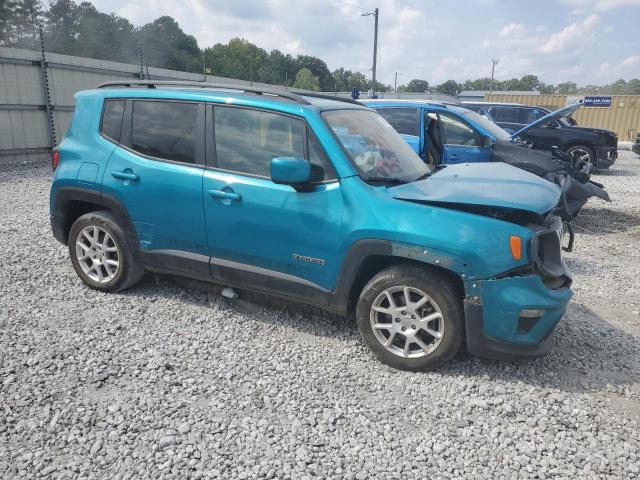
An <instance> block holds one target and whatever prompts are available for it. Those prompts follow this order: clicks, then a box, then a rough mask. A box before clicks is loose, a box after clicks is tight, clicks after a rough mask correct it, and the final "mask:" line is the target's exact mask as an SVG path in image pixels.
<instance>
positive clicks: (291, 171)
mask: <svg viewBox="0 0 640 480" xmlns="http://www.w3.org/2000/svg"><path fill="white" fill-rule="evenodd" d="M271 181H272V182H273V183H278V184H281V185H291V186H293V187H294V188H295V187H296V186H301V185H305V184H308V183H309V182H310V181H311V163H309V161H307V160H305V159H303V158H295V157H275V158H272V159H271Z"/></svg>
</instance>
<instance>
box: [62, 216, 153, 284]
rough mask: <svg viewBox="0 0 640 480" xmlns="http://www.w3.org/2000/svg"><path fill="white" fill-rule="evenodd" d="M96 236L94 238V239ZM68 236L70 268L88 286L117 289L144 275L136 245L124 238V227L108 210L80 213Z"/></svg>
mask: <svg viewBox="0 0 640 480" xmlns="http://www.w3.org/2000/svg"><path fill="white" fill-rule="evenodd" d="M96 236H97V242H96V241H95V240H93V239H95V238H96ZM67 240H68V242H67V243H68V245H69V255H70V257H71V263H72V264H73V268H74V269H75V271H76V273H77V274H78V276H79V277H80V279H81V280H82V281H83V282H84V283H85V284H86V285H88V286H89V287H91V288H94V289H96V290H100V291H102V292H119V291H121V290H125V289H127V288H129V287H132V286H133V285H135V284H136V283H138V282H139V281H140V279H141V278H142V276H143V275H144V268H143V266H142V264H141V262H140V261H139V259H138V255H137V253H138V252H137V248H136V246H135V245H131V244H130V242H129V241H127V236H126V234H125V233H124V230H123V229H122V227H121V226H120V225H119V224H118V221H117V219H116V218H115V217H114V216H113V214H112V213H111V212H109V211H106V210H101V211H97V212H90V213H87V214H85V215H82V216H81V217H79V218H78V219H77V220H76V221H75V222H74V223H73V225H72V226H71V230H70V231H69V237H68V239H67ZM80 243H81V244H82V245H80ZM114 262H115V264H114ZM116 264H117V265H116Z"/></svg>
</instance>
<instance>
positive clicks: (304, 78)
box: [293, 67, 320, 91]
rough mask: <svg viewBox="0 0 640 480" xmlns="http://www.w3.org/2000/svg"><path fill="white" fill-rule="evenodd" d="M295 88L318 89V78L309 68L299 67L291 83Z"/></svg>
mask: <svg viewBox="0 0 640 480" xmlns="http://www.w3.org/2000/svg"><path fill="white" fill-rule="evenodd" d="M293 86H294V87H295V88H300V89H302V90H315V91H318V90H320V79H319V78H318V77H316V76H315V75H314V74H313V72H312V71H311V69H309V68H306V67H305V68H301V69H300V70H298V73H297V74H296V81H295V82H294V83H293Z"/></svg>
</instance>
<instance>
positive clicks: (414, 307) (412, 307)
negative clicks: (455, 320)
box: [370, 285, 445, 358]
mask: <svg viewBox="0 0 640 480" xmlns="http://www.w3.org/2000/svg"><path fill="white" fill-rule="evenodd" d="M370 321H371V329H372V330H373V333H374V335H375V337H376V339H377V340H378V341H379V342H380V343H381V344H382V346H384V348H386V349H387V350H388V351H389V352H391V353H393V354H394V355H398V356H400V357H403V358H421V357H424V356H426V355H429V354H431V353H432V352H433V351H435V349H436V348H438V346H439V345H440V343H441V342H442V337H443V335H444V329H445V320H444V316H443V314H442V311H441V310H440V307H439V306H438V304H437V303H436V302H435V301H434V300H433V299H432V298H431V297H429V296H428V295H427V294H426V293H425V292H423V291H422V290H420V289H418V288H414V287H410V286H407V285H401V286H394V287H390V288H387V289H386V290H384V291H383V292H381V293H380V295H378V296H377V297H376V299H375V300H374V302H373V305H372V306H371V313H370Z"/></svg>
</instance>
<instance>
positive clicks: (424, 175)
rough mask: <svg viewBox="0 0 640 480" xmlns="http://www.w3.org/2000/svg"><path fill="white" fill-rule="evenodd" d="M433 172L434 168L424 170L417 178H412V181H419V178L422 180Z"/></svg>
mask: <svg viewBox="0 0 640 480" xmlns="http://www.w3.org/2000/svg"><path fill="white" fill-rule="evenodd" d="M434 173H435V171H434V170H429V171H428V172H424V173H423V174H422V175H420V176H419V177H418V178H416V179H415V180H413V181H414V182H419V181H420V180H424V179H425V178H428V177H430V176H431V175H433V174H434Z"/></svg>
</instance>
